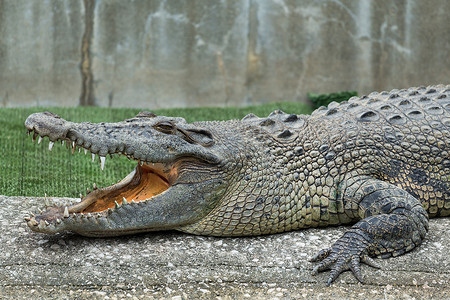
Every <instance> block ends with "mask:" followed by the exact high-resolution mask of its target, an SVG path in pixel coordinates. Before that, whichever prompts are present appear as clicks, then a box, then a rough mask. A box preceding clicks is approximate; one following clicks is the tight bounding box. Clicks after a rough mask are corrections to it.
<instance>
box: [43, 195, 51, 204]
mask: <svg viewBox="0 0 450 300" xmlns="http://www.w3.org/2000/svg"><path fill="white" fill-rule="evenodd" d="M44 195H45V198H44V204H45V206H50V203H49V202H48V199H47V193H45V194H44Z"/></svg>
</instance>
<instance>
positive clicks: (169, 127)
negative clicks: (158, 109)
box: [153, 121, 175, 134]
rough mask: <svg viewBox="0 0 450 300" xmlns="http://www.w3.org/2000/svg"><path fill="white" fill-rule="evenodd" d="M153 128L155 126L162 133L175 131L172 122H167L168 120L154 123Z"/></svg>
mask: <svg viewBox="0 0 450 300" xmlns="http://www.w3.org/2000/svg"><path fill="white" fill-rule="evenodd" d="M153 128H155V129H156V130H158V131H160V132H162V133H167V134H173V133H174V132H175V126H174V124H173V123H171V122H168V121H163V122H159V123H156V124H155V125H154V126H153Z"/></svg>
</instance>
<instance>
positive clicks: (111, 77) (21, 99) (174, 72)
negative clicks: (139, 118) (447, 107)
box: [0, 0, 450, 108]
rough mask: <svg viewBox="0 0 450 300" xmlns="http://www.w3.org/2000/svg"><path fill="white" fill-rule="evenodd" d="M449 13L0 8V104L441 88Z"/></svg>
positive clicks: (223, 4)
mask: <svg viewBox="0 0 450 300" xmlns="http://www.w3.org/2000/svg"><path fill="white" fill-rule="evenodd" d="M86 8H89V9H90V8H92V9H93V13H86V12H87V11H90V10H89V9H86ZM449 10H450V2H449V1H445V0H436V1H433V4H432V5H431V4H430V3H428V2H427V1H420V0H412V1H386V0H380V1H369V0H362V1H349V0H343V1H331V0H329V1H305V0H302V1H287V0H279V1H255V0H245V1H232V0H226V1H188V0H184V1H164V0H155V1H145V0H140V1H133V2H132V3H128V2H127V3H124V2H123V1H120V0H110V1H99V0H98V1H95V0H85V1H81V0H80V1H72V0H62V1H26V0H18V1H16V0H4V1H0V36H1V37H0V105H2V106H19V105H28V106H30V105H78V104H79V103H80V98H81V95H84V96H83V99H91V100H92V103H90V104H92V105H99V106H135V107H137V106H139V107H149V108H160V107H174V106H177V107H183V106H200V105H246V104H254V103H261V102H268V101H305V99H306V93H307V92H309V91H312V92H318V93H326V92H335V91H342V90H357V91H358V92H360V93H368V92H370V91H373V90H390V89H392V88H406V87H409V86H414V85H428V84H437V83H445V84H446V83H448V82H447V81H448V78H449V77H450V58H449V56H448V50H449V49H450V40H449V39H448V38H445V37H448V36H449V35H450V22H448V14H447V12H448V11H449ZM86 31H90V35H88V36H90V37H91V38H90V39H89V40H88V41H87V44H83V41H82V40H83V36H85V33H86ZM83 46H85V47H83ZM82 49H84V50H88V53H89V55H88V56H83V55H82ZM80 66H83V67H86V68H82V69H83V70H90V74H89V76H90V77H89V78H90V80H91V83H92V84H91V85H87V87H84V88H83V85H82V80H81V71H80ZM85 76H86V73H85ZM86 88H88V89H89V90H88V91H86ZM83 89H84V90H83ZM86 92H87V95H86Z"/></svg>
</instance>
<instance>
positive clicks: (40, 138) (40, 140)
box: [38, 136, 42, 144]
mask: <svg viewBox="0 0 450 300" xmlns="http://www.w3.org/2000/svg"><path fill="white" fill-rule="evenodd" d="M41 142H42V136H39V139H38V144H40V143H41Z"/></svg>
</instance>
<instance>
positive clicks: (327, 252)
mask: <svg viewBox="0 0 450 300" xmlns="http://www.w3.org/2000/svg"><path fill="white" fill-rule="evenodd" d="M330 253H331V248H327V249H322V250H320V251H319V253H317V254H316V255H314V256H313V257H311V258H310V259H309V261H310V262H315V261H320V260H323V259H324V258H326V257H328V255H330Z"/></svg>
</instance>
